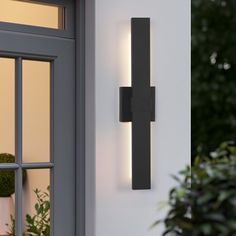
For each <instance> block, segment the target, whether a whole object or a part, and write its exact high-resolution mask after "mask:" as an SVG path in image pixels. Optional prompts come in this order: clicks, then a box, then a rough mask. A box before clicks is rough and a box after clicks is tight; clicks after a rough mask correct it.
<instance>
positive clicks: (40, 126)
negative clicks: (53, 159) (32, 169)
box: [22, 60, 50, 162]
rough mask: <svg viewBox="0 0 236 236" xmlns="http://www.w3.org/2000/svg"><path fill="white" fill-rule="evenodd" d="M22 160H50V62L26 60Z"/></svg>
mask: <svg viewBox="0 0 236 236" xmlns="http://www.w3.org/2000/svg"><path fill="white" fill-rule="evenodd" d="M22 90H23V92H22V93H23V95H22V97H23V98H22V99H23V101H22V106H23V108H22V113H23V117H22V118H23V124H22V125H23V127H22V131H23V162H49V161H50V62H42V61H30V60H23V76H22Z"/></svg>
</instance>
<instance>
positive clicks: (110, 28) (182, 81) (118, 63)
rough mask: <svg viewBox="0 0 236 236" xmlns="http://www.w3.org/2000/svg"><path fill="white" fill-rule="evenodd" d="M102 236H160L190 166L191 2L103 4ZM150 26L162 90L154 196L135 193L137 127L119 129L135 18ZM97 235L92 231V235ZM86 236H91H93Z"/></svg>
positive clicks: (98, 157) (98, 64) (98, 179)
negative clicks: (161, 221) (174, 190)
mask: <svg viewBox="0 0 236 236" xmlns="http://www.w3.org/2000/svg"><path fill="white" fill-rule="evenodd" d="M95 16H96V18H95V30H96V31H95V50H96V51H95V54H96V57H95V94H96V97H95V98H96V99H95V100H96V101H95V106H96V110H95V111H96V116H95V126H96V128H95V131H96V139H95V141H96V148H95V173H96V175H95V226H94V234H95V236H148V235H150V236H152V235H153V236H154V235H155V236H159V235H161V231H162V229H161V228H159V229H153V230H149V226H150V225H151V224H152V223H153V222H154V221H155V220H156V219H157V218H158V217H159V216H161V215H163V214H164V213H165V212H163V211H161V212H160V211H157V203H158V202H160V201H163V200H166V199H167V196H168V191H169V189H170V187H171V186H173V184H174V181H173V180H172V179H171V177H170V174H175V173H177V172H178V171H179V170H180V169H182V168H183V167H184V166H186V164H188V163H189V162H190V0H119V1H117V0H96V5H95ZM131 17H150V18H151V85H152V86H156V92H157V94H156V122H154V123H152V125H151V132H152V151H151V153H152V189H151V190H144V191H137V190H136V191H134V190H132V189H131V176H130V171H131V169H130V162H131V161H130V160H131V134H130V127H131V126H130V124H125V123H120V122H119V96H118V95H119V93H118V92H119V87H120V86H129V85H130V83H131V81H130V18H131ZM91 227H93V226H92V225H91V224H89V223H88V224H87V228H91ZM87 236H92V235H90V234H89V233H88V235H87Z"/></svg>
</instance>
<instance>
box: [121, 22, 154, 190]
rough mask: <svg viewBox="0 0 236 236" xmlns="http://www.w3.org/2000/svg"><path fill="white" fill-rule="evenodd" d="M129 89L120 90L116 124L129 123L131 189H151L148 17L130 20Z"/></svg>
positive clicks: (150, 98) (151, 116)
mask: <svg viewBox="0 0 236 236" xmlns="http://www.w3.org/2000/svg"><path fill="white" fill-rule="evenodd" d="M131 44H132V45H131V50H132V52H131V54H132V63H131V64H132V87H120V121H121V122H132V188H133V189H150V188H151V158H150V156H151V152H150V149H151V144H150V143H151V142H150V122H151V121H155V87H150V18H132V19H131Z"/></svg>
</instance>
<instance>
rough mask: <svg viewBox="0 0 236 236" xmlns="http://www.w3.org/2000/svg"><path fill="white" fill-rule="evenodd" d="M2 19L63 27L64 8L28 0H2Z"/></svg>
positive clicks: (0, 2)
mask: <svg viewBox="0 0 236 236" xmlns="http://www.w3.org/2000/svg"><path fill="white" fill-rule="evenodd" d="M0 21H2V22H8V23H16V24H23V25H31V26H39V27H46V28H53V29H63V28H64V8H63V7H58V6H52V5H46V4H40V3H32V2H28V1H27V2H25V1H16V0H1V1H0Z"/></svg>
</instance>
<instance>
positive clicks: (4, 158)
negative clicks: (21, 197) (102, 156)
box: [0, 153, 26, 197]
mask: <svg viewBox="0 0 236 236" xmlns="http://www.w3.org/2000/svg"><path fill="white" fill-rule="evenodd" d="M14 162H15V157H14V156H13V155H12V154H8V153H1V154H0V163H14ZM25 180H26V171H23V182H25ZM14 192H15V171H13V170H0V197H10V196H11V195H12V194H13V193H14Z"/></svg>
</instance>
